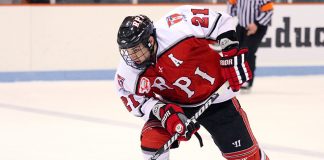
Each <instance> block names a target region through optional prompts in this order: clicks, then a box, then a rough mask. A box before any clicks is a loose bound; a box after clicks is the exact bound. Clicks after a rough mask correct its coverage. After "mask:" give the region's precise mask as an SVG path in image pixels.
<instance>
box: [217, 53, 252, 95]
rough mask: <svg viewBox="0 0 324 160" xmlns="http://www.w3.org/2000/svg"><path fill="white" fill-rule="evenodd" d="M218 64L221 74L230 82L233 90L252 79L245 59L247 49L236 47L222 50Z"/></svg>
mask: <svg viewBox="0 0 324 160" xmlns="http://www.w3.org/2000/svg"><path fill="white" fill-rule="evenodd" d="M222 53H223V54H220V55H221V59H220V65H221V67H222V68H221V70H222V75H223V77H225V78H226V79H227V80H228V81H229V84H230V87H231V88H232V90H233V91H234V92H237V91H239V90H240V87H241V85H242V84H243V83H244V82H246V81H248V80H250V79H252V72H251V69H250V66H249V64H248V62H247V60H246V58H247V53H248V49H247V48H242V49H238V48H236V47H234V48H232V49H229V50H226V51H224V50H223V51H222Z"/></svg>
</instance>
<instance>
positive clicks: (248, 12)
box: [227, 0, 273, 27]
mask: <svg viewBox="0 0 324 160" xmlns="http://www.w3.org/2000/svg"><path fill="white" fill-rule="evenodd" d="M227 4H228V5H227V6H228V8H227V10H228V12H229V13H230V15H232V16H237V18H238V23H239V25H240V26H242V27H247V25H248V24H251V23H256V24H260V25H264V26H267V25H270V24H271V17H272V14H273V3H272V1H271V0H228V1H227Z"/></svg>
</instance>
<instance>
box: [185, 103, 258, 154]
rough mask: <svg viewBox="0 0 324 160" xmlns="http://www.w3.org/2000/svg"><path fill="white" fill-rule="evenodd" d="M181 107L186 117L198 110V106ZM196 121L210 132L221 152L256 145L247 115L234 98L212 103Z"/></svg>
mask: <svg viewBox="0 0 324 160" xmlns="http://www.w3.org/2000/svg"><path fill="white" fill-rule="evenodd" d="M183 109H184V112H185V114H186V116H188V117H191V116H193V115H194V113H195V112H196V111H197V110H198V108H183ZM198 122H199V123H200V124H201V125H202V126H203V127H204V128H206V130H207V131H208V132H209V133H210V134H211V136H212V138H213V140H214V142H215V144H216V145H217V146H218V148H219V149H220V150H221V151H222V153H223V154H226V153H233V152H239V151H242V150H245V149H247V148H250V147H252V146H256V145H257V141H256V139H255V138H254V136H253V133H252V131H251V129H250V125H249V123H248V120H247V115H246V113H245V112H244V110H243V109H242V108H241V106H240V104H239V102H238V100H237V99H236V98H233V99H232V100H228V101H225V102H223V103H219V104H212V105H211V106H210V107H209V108H208V109H207V110H206V111H205V112H204V113H203V115H202V116H201V117H199V118H198ZM235 143H237V144H235Z"/></svg>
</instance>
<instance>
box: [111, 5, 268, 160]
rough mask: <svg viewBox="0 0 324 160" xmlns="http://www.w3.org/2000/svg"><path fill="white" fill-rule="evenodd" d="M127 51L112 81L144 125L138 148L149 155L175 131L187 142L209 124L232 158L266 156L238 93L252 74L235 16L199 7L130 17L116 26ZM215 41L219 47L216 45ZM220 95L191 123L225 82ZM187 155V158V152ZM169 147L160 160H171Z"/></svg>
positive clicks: (123, 50)
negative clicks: (155, 17)
mask: <svg viewBox="0 0 324 160" xmlns="http://www.w3.org/2000/svg"><path fill="white" fill-rule="evenodd" d="M117 42H118V45H119V49H120V54H121V56H122V59H123V60H122V61H121V63H120V65H119V66H118V69H117V72H116V76H115V82H116V86H117V92H118V94H119V96H120V98H121V100H122V101H123V102H124V104H125V106H126V108H127V109H128V111H129V112H131V113H132V114H133V115H135V116H137V117H141V118H142V119H143V120H144V121H145V122H146V123H145V125H144V127H143V129H142V132H141V149H142V152H143V155H144V159H145V160H148V159H150V158H151V156H152V155H153V154H154V153H155V152H156V151H157V150H158V149H159V148H160V147H162V146H163V145H164V144H165V143H166V142H167V141H168V140H169V139H170V138H171V136H172V135H174V134H175V133H179V134H180V135H181V136H180V137H179V138H178V141H176V143H174V144H173V145H172V146H171V148H176V147H177V146H178V144H179V141H187V140H189V139H190V138H191V136H192V135H193V134H194V133H196V132H197V131H198V130H199V127H200V125H202V126H204V127H205V128H206V129H207V131H208V132H209V133H210V134H211V136H212V137H213V139H214V142H215V144H216V145H217V147H218V148H219V149H220V150H221V152H222V153H223V156H224V157H225V158H226V159H228V160H243V159H244V160H267V159H268V158H267V156H266V155H265V153H264V152H263V151H262V150H261V149H260V147H259V145H258V143H257V141H256V139H255V138H254V136H253V134H252V131H251V129H250V126H249V123H248V119H247V116H246V114H245V112H244V111H243V109H242V108H241V106H240V104H239V102H238V100H237V99H236V97H235V95H236V93H237V91H238V90H239V89H240V86H241V84H242V83H244V82H245V81H247V80H249V79H250V78H251V71H250V69H249V66H248V65H247V62H246V61H245V55H246V53H247V50H246V49H239V48H238V41H237V39H236V33H235V28H234V25H233V23H232V18H231V17H230V16H229V15H228V14H226V13H222V12H215V11H213V10H211V9H208V8H201V7H196V6H188V5H187V6H180V7H178V8H176V9H174V10H172V11H170V12H169V13H167V14H166V15H165V16H163V17H162V18H161V19H160V20H159V21H157V22H156V23H155V24H154V25H153V23H152V21H151V20H150V19H149V18H148V17H147V16H145V15H137V16H127V17H126V18H125V19H124V20H123V22H122V24H121V26H120V28H119V31H118V36H117ZM216 44H218V45H219V46H220V48H221V52H218V51H216V50H214V49H215V48H216ZM226 81H229V84H230V88H228V89H227V90H226V91H225V92H224V93H222V94H220V96H219V98H217V99H216V100H215V101H214V102H213V104H212V105H211V106H210V107H209V108H208V109H207V110H206V111H205V112H204V113H203V114H202V115H201V117H199V118H198V122H191V123H189V124H186V123H185V122H186V121H187V120H188V118H187V117H191V116H192V115H193V114H194V113H195V112H196V111H197V110H198V108H199V107H200V105H201V104H203V103H204V101H205V100H206V99H207V98H208V97H209V96H210V95H211V94H213V93H214V92H215V91H216V90H217V89H218V88H219V87H220V86H221V85H222V84H223V83H225V82H226ZM184 158H185V157H184ZM168 159H169V150H167V151H166V152H164V153H163V154H162V155H160V156H159V158H158V160H168Z"/></svg>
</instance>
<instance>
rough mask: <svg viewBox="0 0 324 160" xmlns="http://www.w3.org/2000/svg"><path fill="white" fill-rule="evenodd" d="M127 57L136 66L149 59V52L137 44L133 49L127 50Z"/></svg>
mask: <svg viewBox="0 0 324 160" xmlns="http://www.w3.org/2000/svg"><path fill="white" fill-rule="evenodd" d="M127 53H128V56H129V57H130V59H131V60H132V61H134V62H135V63H136V64H141V63H143V62H144V61H146V60H147V59H148V58H149V57H150V51H149V49H148V48H146V47H144V45H143V44H139V45H137V46H135V47H132V48H128V49H127Z"/></svg>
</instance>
